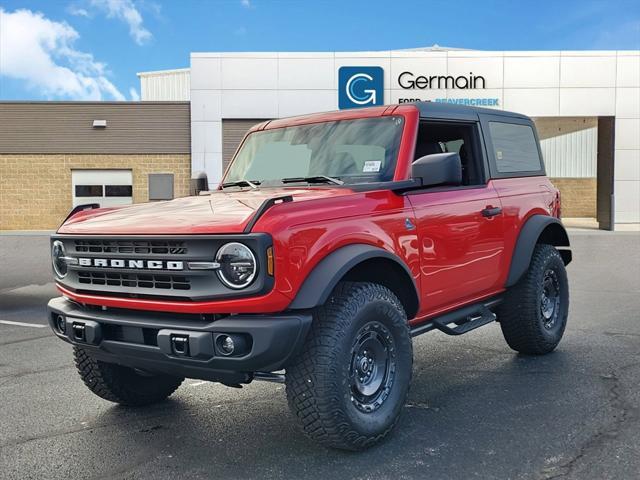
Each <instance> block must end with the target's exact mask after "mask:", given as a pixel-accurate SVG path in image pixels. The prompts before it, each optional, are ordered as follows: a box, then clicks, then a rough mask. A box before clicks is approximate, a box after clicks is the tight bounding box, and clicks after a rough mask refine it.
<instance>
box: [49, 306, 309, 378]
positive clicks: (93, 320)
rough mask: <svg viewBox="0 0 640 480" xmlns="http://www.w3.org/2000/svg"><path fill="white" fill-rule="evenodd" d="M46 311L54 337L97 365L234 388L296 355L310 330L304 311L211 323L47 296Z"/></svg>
mask: <svg viewBox="0 0 640 480" xmlns="http://www.w3.org/2000/svg"><path fill="white" fill-rule="evenodd" d="M47 308H48V318H49V325H50V326H51V329H52V330H53V332H54V333H55V334H56V335H57V336H58V337H60V338H61V339H62V340H64V341H66V342H69V343H71V344H73V345H77V346H81V347H83V348H85V349H87V350H89V351H91V353H92V355H93V356H94V357H95V358H97V359H99V360H103V361H105V362H111V363H118V364H120V365H125V366H128V367H134V368H138V369H141V370H145V371H148V372H152V373H166V374H170V375H176V376H182V377H189V378H200V379H205V380H213V381H221V382H223V383H233V384H235V383H244V382H248V381H250V380H251V378H252V373H253V372H272V371H276V370H280V369H282V368H283V367H285V366H286V365H287V362H288V361H289V360H290V359H291V358H293V357H294V356H295V355H296V354H297V353H298V352H299V351H300V349H301V347H302V344H303V343H304V340H305V338H306V336H307V333H308V331H309V328H310V326H311V315H310V314H308V313H282V314H274V315H232V316H229V317H225V318H222V319H220V320H215V321H210V320H206V319H202V318H201V317H200V316H197V315H181V314H168V313H159V312H146V311H145V312H142V311H140V312H139V311H133V310H118V309H114V310H104V311H102V310H93V309H89V308H83V307H82V306H80V305H78V304H76V303H74V302H71V301H69V300H66V299H65V298H63V297H59V298H54V299H52V300H51V301H50V302H49V304H48V306H47ZM60 315H62V317H63V318H62V319H61V320H62V321H61V322H60V321H59V316H60ZM61 324H62V328H61ZM221 335H222V337H221ZM224 335H230V336H231V337H232V338H233V339H235V340H236V341H235V344H236V346H237V348H236V351H235V352H234V353H233V354H231V355H229V354H226V353H225V352H224V351H223V350H222V348H221V340H222V339H223V338H224ZM219 337H220V340H218V338H219Z"/></svg>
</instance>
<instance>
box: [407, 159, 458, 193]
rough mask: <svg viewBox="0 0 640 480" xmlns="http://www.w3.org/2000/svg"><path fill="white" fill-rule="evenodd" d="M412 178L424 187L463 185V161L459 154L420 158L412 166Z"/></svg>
mask: <svg viewBox="0 0 640 480" xmlns="http://www.w3.org/2000/svg"><path fill="white" fill-rule="evenodd" d="M411 176H412V177H413V178H415V179H416V180H420V181H421V182H422V186H423V187H435V186H436V185H461V184H462V161H461V160H460V155H458V154H457V153H454V152H451V153H434V154H432V155H425V156H424V157H420V158H419V159H417V160H416V161H415V162H413V164H412V165H411Z"/></svg>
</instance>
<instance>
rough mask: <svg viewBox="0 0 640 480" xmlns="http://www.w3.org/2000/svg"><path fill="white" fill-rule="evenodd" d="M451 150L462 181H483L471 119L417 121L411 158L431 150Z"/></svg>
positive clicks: (443, 151) (466, 182)
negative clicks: (456, 155)
mask: <svg viewBox="0 0 640 480" xmlns="http://www.w3.org/2000/svg"><path fill="white" fill-rule="evenodd" d="M446 152H455V153H457V154H459V155H460V161H461V162H462V184H463V185H467V186H468V185H483V184H484V183H485V179H484V168H483V157H482V154H481V153H480V147H479V140H478V126H477V124H475V123H454V122H447V123H444V122H443V123H438V122H421V123H420V126H419V128H418V142H417V144H416V153H415V158H416V159H418V158H420V157H423V156H425V155H431V154H434V153H446Z"/></svg>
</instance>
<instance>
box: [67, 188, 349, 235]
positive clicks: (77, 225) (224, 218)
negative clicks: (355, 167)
mask: <svg viewBox="0 0 640 480" xmlns="http://www.w3.org/2000/svg"><path fill="white" fill-rule="evenodd" d="M351 193H353V192H352V191H351V190H349V189H346V188H305V189H299V188H266V189H261V190H249V191H246V190H245V191H234V192H228V191H225V192H222V191H215V192H213V193H212V194H211V195H201V196H198V197H185V198H178V199H176V200H171V201H169V202H154V203H140V204H135V205H128V206H125V207H115V208H100V209H96V210H85V211H83V212H80V213H78V214H76V215H74V216H73V217H72V218H71V219H69V220H67V222H65V223H64V225H62V226H61V227H60V229H59V230H58V233H65V234H80V235H92V234H98V235H159V234H172V235H179V234H184V235H188V234H198V233H200V234H206V233H241V232H242V231H243V230H244V227H245V226H246V225H247V223H249V221H250V220H251V218H252V217H253V215H254V213H255V212H256V210H257V209H258V208H259V207H260V205H262V203H263V202H264V201H265V200H267V199H269V198H273V197H279V196H283V195H291V196H293V199H294V201H296V202H297V201H303V200H313V199H317V198H326V197H336V196H338V195H348V194H351Z"/></svg>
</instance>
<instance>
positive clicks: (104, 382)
mask: <svg viewBox="0 0 640 480" xmlns="http://www.w3.org/2000/svg"><path fill="white" fill-rule="evenodd" d="M73 355H74V358H75V361H76V367H77V369H78V373H79V374H80V377H81V378H82V380H83V381H84V383H85V385H86V386H87V387H89V390H91V391H92V392H93V393H95V394H96V395H98V396H99V397H101V398H104V399H105V400H109V401H110V402H114V403H119V404H121V405H128V406H142V405H151V404H153V403H158V402H161V401H163V400H165V399H166V398H167V397H168V396H169V395H171V394H172V393H173V392H175V391H176V389H177V388H178V387H179V386H180V384H181V383H182V381H183V380H184V378H181V377H173V376H169V375H146V374H143V373H139V372H138V371H136V370H135V369H133V368H129V367H123V366H122V365H116V364H114V363H105V362H102V361H100V360H96V359H95V358H93V357H92V356H91V354H90V353H89V352H87V351H86V350H85V349H83V348H81V347H74V348H73Z"/></svg>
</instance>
